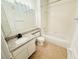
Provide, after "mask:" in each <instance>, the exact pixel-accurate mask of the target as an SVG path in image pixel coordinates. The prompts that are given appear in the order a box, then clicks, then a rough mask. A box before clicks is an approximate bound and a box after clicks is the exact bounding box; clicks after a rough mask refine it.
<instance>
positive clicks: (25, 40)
mask: <svg viewBox="0 0 79 59" xmlns="http://www.w3.org/2000/svg"><path fill="white" fill-rule="evenodd" d="M39 36H40V31H38V30H34V31H32V32H29V33H28V34H24V35H23V36H22V38H19V39H18V38H14V39H10V40H9V41H8V42H7V44H8V47H9V50H10V52H11V54H12V59H28V58H29V57H30V56H31V55H32V54H33V53H34V52H35V51H36V45H35V42H36V38H37V37H39Z"/></svg>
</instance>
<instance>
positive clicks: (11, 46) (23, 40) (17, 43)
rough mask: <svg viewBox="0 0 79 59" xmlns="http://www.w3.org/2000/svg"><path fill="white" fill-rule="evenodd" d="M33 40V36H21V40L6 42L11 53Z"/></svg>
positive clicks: (15, 39)
mask: <svg viewBox="0 0 79 59" xmlns="http://www.w3.org/2000/svg"><path fill="white" fill-rule="evenodd" d="M33 38H35V36H34V35H31V34H27V35H23V36H22V38H19V39H18V38H14V39H11V40H9V41H8V42H7V44H8V47H9V50H10V51H11V52H12V51H14V50H15V49H17V48H19V47H20V46H22V45H24V44H27V43H28V42H29V41H31V40H32V39H33Z"/></svg>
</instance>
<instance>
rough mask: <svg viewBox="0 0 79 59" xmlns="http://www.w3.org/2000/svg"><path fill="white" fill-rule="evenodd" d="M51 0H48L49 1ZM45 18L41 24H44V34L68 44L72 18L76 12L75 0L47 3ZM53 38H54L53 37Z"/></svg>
mask: <svg viewBox="0 0 79 59" xmlns="http://www.w3.org/2000/svg"><path fill="white" fill-rule="evenodd" d="M51 1H53V0H48V2H51ZM46 12H47V15H46V16H47V17H46V18H47V19H44V20H43V19H42V21H43V22H42V23H43V24H42V26H45V28H44V27H43V28H44V30H45V31H46V32H45V34H47V35H49V36H51V37H52V39H51V41H53V39H54V38H53V36H54V37H56V39H57V40H56V41H64V42H67V44H68V46H69V45H70V43H71V41H72V36H73V34H74V33H73V31H74V18H75V13H76V1H74V0H69V1H68V0H67V1H65V0H64V1H60V2H57V3H54V4H50V3H49V4H48V5H47V11H46ZM45 14H46V13H45ZM58 38H60V39H58ZM54 40H55V39H54Z"/></svg>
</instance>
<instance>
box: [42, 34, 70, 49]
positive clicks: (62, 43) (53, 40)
mask: <svg viewBox="0 0 79 59" xmlns="http://www.w3.org/2000/svg"><path fill="white" fill-rule="evenodd" d="M42 36H44V37H45V38H46V40H47V41H49V42H51V43H54V44H57V45H60V46H62V47H64V48H69V43H68V42H67V41H66V40H64V39H62V38H59V37H56V36H50V35H45V34H43V35H42Z"/></svg>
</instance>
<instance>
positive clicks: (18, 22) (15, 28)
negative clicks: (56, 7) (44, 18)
mask: <svg viewBox="0 0 79 59" xmlns="http://www.w3.org/2000/svg"><path fill="white" fill-rule="evenodd" d="M18 1H19V0H18ZM25 2H26V1H25ZM22 3H24V1H22V2H18V3H17V2H15V1H14V2H12V1H9V0H8V1H4V0H3V1H2V7H3V9H4V11H5V15H6V18H7V21H8V24H9V26H10V29H11V32H12V33H10V34H9V36H12V35H15V34H17V33H22V32H25V31H27V30H28V29H30V28H33V27H36V17H35V11H36V10H35V8H36V0H30V1H29V2H28V4H30V5H28V6H25V4H22ZM4 17H5V16H4ZM4 17H3V18H4ZM2 25H4V24H2ZM4 27H5V26H4ZM6 27H7V26H6Z"/></svg>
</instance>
